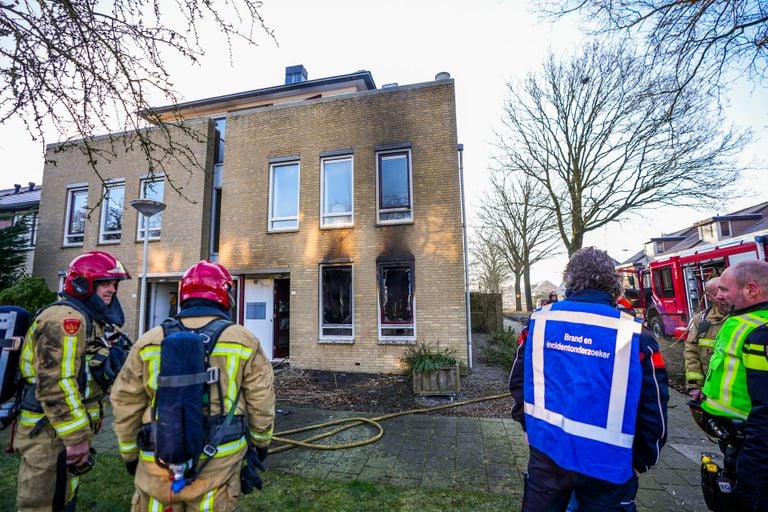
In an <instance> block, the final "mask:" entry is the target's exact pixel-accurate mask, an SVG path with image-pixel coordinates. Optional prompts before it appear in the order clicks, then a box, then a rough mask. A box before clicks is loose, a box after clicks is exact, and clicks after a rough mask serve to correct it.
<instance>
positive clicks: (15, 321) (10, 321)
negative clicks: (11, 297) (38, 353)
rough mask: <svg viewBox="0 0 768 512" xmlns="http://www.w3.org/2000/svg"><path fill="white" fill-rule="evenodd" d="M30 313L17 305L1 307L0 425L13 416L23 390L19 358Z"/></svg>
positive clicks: (7, 423)
mask: <svg viewBox="0 0 768 512" xmlns="http://www.w3.org/2000/svg"><path fill="white" fill-rule="evenodd" d="M30 316H31V315H30V314H29V311H27V310H26V309H24V308H20V307H18V306H0V424H1V425H2V428H5V427H7V426H8V425H10V424H11V423H12V422H13V420H14V419H15V417H16V414H17V409H18V407H17V405H18V402H19V401H20V400H21V393H22V391H23V390H24V379H22V378H21V373H20V372H19V359H20V357H21V346H22V344H23V343H24V335H25V334H26V332H27V329H29V321H30Z"/></svg>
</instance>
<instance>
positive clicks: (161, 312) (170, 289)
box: [145, 281, 179, 330]
mask: <svg viewBox="0 0 768 512" xmlns="http://www.w3.org/2000/svg"><path fill="white" fill-rule="evenodd" d="M147 287H148V288H149V291H148V292H147V297H148V298H149V303H148V307H147V317H146V318H145V320H146V326H147V327H146V329H147V330H150V329H152V328H153V327H156V326H158V325H160V324H161V323H162V322H163V320H165V319H166V318H168V317H172V316H175V315H176V313H178V306H179V302H178V301H179V283H178V282H177V281H170V282H167V281H163V282H155V283H153V282H151V281H150V282H149V283H147Z"/></svg>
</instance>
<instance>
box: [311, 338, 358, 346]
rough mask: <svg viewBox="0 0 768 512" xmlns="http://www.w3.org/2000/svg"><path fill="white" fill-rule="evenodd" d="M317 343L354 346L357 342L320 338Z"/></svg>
mask: <svg viewBox="0 0 768 512" xmlns="http://www.w3.org/2000/svg"><path fill="white" fill-rule="evenodd" d="M317 342H318V343H319V344H320V345H353V344H354V343H355V340H354V339H347V340H342V339H338V338H335V339H324V338H320V339H319V340H317Z"/></svg>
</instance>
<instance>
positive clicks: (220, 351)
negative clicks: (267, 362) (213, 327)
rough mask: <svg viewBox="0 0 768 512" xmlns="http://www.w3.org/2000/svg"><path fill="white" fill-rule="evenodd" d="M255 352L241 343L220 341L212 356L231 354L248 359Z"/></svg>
mask: <svg viewBox="0 0 768 512" xmlns="http://www.w3.org/2000/svg"><path fill="white" fill-rule="evenodd" d="M252 354H253V349H252V348H248V347H246V346H243V345H241V344H239V343H228V342H226V341H219V342H218V343H216V346H215V347H214V348H213V352H211V356H229V355H236V356H238V357H240V358H241V359H248V358H249V357H251V355H252Z"/></svg>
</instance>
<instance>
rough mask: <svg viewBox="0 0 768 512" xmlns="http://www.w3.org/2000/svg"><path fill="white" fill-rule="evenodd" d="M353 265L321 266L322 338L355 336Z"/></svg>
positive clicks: (350, 337) (341, 338)
mask: <svg viewBox="0 0 768 512" xmlns="http://www.w3.org/2000/svg"><path fill="white" fill-rule="evenodd" d="M353 299H354V291H353V286H352V265H321V266H320V338H321V339H337V340H351V339H353V338H354V323H353V318H354V300H353Z"/></svg>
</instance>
